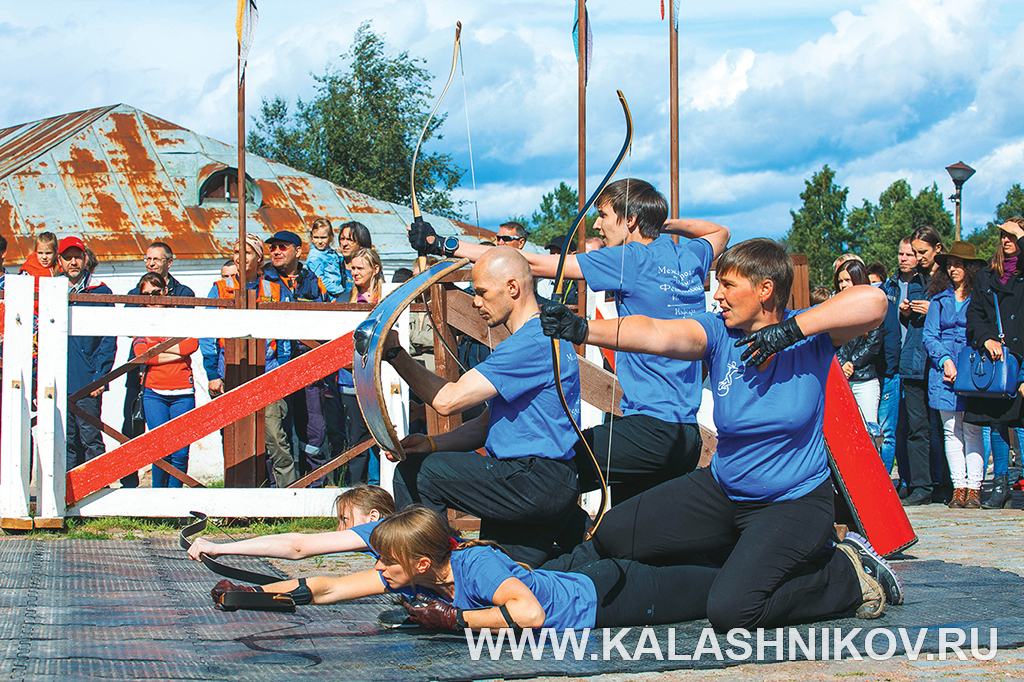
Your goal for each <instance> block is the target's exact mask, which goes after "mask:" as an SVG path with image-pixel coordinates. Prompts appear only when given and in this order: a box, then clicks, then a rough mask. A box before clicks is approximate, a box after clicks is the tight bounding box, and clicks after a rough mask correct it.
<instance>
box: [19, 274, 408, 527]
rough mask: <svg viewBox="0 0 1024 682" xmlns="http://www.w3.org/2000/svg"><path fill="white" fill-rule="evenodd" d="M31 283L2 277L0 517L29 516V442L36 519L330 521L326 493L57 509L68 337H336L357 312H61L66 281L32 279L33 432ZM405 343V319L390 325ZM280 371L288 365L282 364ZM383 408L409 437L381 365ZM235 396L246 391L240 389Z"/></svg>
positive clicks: (198, 492) (61, 491)
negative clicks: (200, 515)
mask: <svg viewBox="0 0 1024 682" xmlns="http://www.w3.org/2000/svg"><path fill="white" fill-rule="evenodd" d="M33 286H34V281H33V278H31V277H8V278H7V282H6V292H5V299H4V302H5V305H6V313H5V332H4V349H3V378H2V381H3V386H2V391H0V396H2V414H0V417H2V418H0V517H2V518H3V519H4V520H5V521H13V520H27V519H30V518H31V515H30V489H29V485H30V479H31V473H32V472H31V471H30V461H31V458H30V444H31V443H32V441H33V436H34V443H35V449H36V453H37V457H36V460H35V463H36V467H37V471H36V478H35V480H36V481H37V483H38V489H37V495H36V517H39V518H41V519H56V518H61V517H65V516H121V515H131V516H149V517H176V516H180V517H184V516H188V513H189V511H191V510H192V509H198V510H202V511H205V512H207V513H209V514H211V515H215V516H234V517H246V516H260V517H278V516H280V517H296V516H316V515H333V513H334V512H333V509H332V502H333V500H334V497H335V496H336V495H337V492H338V491H337V490H333V489H326V490H325V489H299V490H292V489H276V488H271V489H267V488H261V489H258V490H251V489H231V490H224V489H209V488H171V489H116V490H110V489H108V490H103V491H100V492H97V493H95V494H93V495H90V496H88V497H87V498H86V499H84V500H82V501H81V502H79V503H77V504H76V505H75V506H73V507H67V506H66V505H65V478H66V471H65V462H66V443H65V434H66V426H67V361H68V337H69V336H129V337H133V336H156V337H191V338H198V337H209V338H273V339H310V338H313V339H334V338H337V337H339V336H343V335H345V334H347V333H348V332H351V331H352V330H353V329H355V327H356V325H358V324H359V323H360V322H362V321H363V320H364V319H365V318H366V315H365V314H364V313H362V312H338V311H308V310H235V309H225V308H124V307H90V306H69V305H68V290H67V280H65V279H63V278H54V279H42V280H40V281H39V340H38V344H39V346H38V348H39V352H38V359H39V360H38V365H39V366H38V372H37V388H36V404H37V407H38V413H37V415H36V416H37V420H36V428H35V429H34V430H31V431H30V424H31V418H32V414H31V403H32V399H31V398H32V396H31V391H32V316H33ZM395 328H396V330H397V331H398V332H399V336H400V337H401V339H402V343H403V344H404V345H408V334H409V319H408V312H406V313H404V314H403V315H402V317H400V318H399V320H398V322H397V323H396V325H395ZM286 366H287V365H286ZM383 372H385V374H384V376H383V377H382V380H383V385H384V386H396V385H397V386H399V387H400V388H399V391H398V392H393V391H386V394H387V396H386V399H387V401H388V409H389V412H390V414H391V417H392V419H393V420H394V421H395V422H396V429H397V431H398V433H399V436H402V435H405V433H406V432H407V430H408V419H409V416H408V399H409V393H408V386H407V385H406V384H405V382H403V381H401V380H400V379H399V377H398V375H397V373H395V372H394V370H393V369H392V368H391V367H390V365H387V364H385V366H384V368H383ZM235 390H241V391H244V390H245V387H244V386H241V387H239V388H237V389H235ZM393 475H394V465H393V464H392V463H391V462H389V461H388V460H387V459H386V458H383V457H382V458H381V485H383V486H384V487H386V488H388V489H389V490H390V489H391V481H392V478H393Z"/></svg>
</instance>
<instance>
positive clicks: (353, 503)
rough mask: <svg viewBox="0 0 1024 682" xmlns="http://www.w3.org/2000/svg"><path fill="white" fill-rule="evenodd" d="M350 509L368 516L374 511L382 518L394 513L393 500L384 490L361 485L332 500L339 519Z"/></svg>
mask: <svg viewBox="0 0 1024 682" xmlns="http://www.w3.org/2000/svg"><path fill="white" fill-rule="evenodd" d="M350 508H351V509H356V510H358V511H359V512H360V513H361V514H369V513H370V512H372V511H373V510H374V509H376V510H377V513H379V514H380V515H381V517H382V518H383V517H388V516H391V515H392V514H394V513H395V500H394V499H393V498H392V497H391V493H389V492H388V491H387V490H384V488H381V487H380V486H376V485H366V484H365V483H361V484H359V485H357V486H355V487H353V488H349V489H348V490H346V491H345V492H343V493H342V494H340V495H338V496H337V497H336V498H335V499H334V509H335V511H336V512H337V514H338V518H339V519H340V518H341V517H342V515H343V513H344V511H345V510H346V509H350Z"/></svg>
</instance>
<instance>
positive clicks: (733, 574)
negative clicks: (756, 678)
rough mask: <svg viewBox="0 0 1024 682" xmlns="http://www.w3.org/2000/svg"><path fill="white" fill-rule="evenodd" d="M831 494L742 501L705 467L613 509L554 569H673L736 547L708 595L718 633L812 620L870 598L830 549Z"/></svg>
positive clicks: (821, 490)
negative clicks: (607, 565)
mask: <svg viewBox="0 0 1024 682" xmlns="http://www.w3.org/2000/svg"><path fill="white" fill-rule="evenodd" d="M832 495H833V492H832V484H831V482H830V481H825V482H824V483H822V484H821V485H820V486H818V487H817V488H815V489H814V490H813V491H812V492H810V493H808V494H807V495H805V496H803V497H802V498H800V499H797V500H786V501H781V502H734V501H733V500H731V499H729V497H728V496H727V495H726V494H725V492H724V491H723V490H722V487H721V486H720V485H719V484H718V482H717V481H716V480H715V479H714V477H713V476H712V475H711V470H710V469H709V468H705V469H698V470H697V471H695V472H693V473H692V474H689V475H687V476H682V477H680V478H675V479H673V480H671V481H667V482H666V483H663V484H661V485H659V486H657V487H656V488H652V489H651V490H648V491H647V492H645V493H642V494H640V495H638V496H636V497H634V498H632V499H630V500H628V501H627V502H625V503H623V504H621V505H619V506H618V507H615V508H614V509H612V510H611V511H609V512H608V514H607V515H606V516H605V518H604V522H603V523H602V524H601V526H600V528H599V529H598V532H597V535H596V536H595V537H594V539H593V541H592V543H593V544H592V546H591V543H589V542H588V543H584V544H583V545H580V546H579V547H577V548H576V549H575V550H574V551H573V554H572V555H570V558H568V559H567V558H565V557H560V558H559V559H558V560H556V562H562V565H565V563H566V562H568V563H570V564H571V563H572V562H573V561H578V562H581V563H582V562H584V561H586V560H587V559H592V558H593V557H594V556H597V557H601V558H607V557H613V558H619V559H631V560H634V561H639V562H642V563H646V564H654V565H673V564H681V563H686V561H687V560H688V558H692V557H693V555H697V554H712V553H715V552H718V551H721V550H724V549H727V548H728V547H730V546H732V552H731V553H730V554H729V557H728V558H727V559H726V560H725V563H724V564H723V566H722V568H721V570H720V571H719V572H718V574H717V576H716V577H715V579H714V581H713V582H712V584H711V585H710V587H709V588H708V590H707V594H706V600H707V602H706V603H707V617H708V620H710V621H711V624H712V625H713V626H714V627H715V628H716V629H717V630H720V631H726V630H729V629H731V628H747V629H752V628H757V627H776V626H781V625H786V624H792V623H807V622H814V621H818V620H822V619H824V618H826V617H828V616H831V615H835V614H840V613H846V612H849V611H851V610H852V609H854V608H856V607H857V606H858V605H860V603H861V600H862V596H861V589H860V584H859V581H858V579H857V574H856V572H855V570H854V568H853V564H851V563H850V560H849V559H848V558H847V557H846V555H845V554H843V553H842V552H839V551H836V550H835V548H834V547H831V546H829V540H830V538H831V536H832V531H833V522H834V510H833V507H832ZM573 557H575V559H574V558H573ZM580 557H582V558H580ZM552 564H555V562H552ZM552 567H553V568H554V567H557V566H552ZM699 587H700V586H699V585H695V586H694V587H693V588H692V589H693V590H694V591H696V590H697V589H699Z"/></svg>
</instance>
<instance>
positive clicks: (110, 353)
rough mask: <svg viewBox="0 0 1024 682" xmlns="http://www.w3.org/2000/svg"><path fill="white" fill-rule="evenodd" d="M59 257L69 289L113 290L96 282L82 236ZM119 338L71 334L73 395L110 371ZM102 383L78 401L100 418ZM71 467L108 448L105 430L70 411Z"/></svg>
mask: <svg viewBox="0 0 1024 682" xmlns="http://www.w3.org/2000/svg"><path fill="white" fill-rule="evenodd" d="M57 253H58V256H57V259H58V262H59V264H60V269H61V271H62V275H63V276H64V277H67V280H68V287H69V293H72V294H109V293H111V291H110V287H108V286H107V285H106V284H104V283H103V282H94V281H93V279H92V273H90V272H89V270H88V269H87V268H86V263H87V262H88V255H87V252H86V248H85V244H84V243H83V242H82V240H81V239H79V238H78V237H65V238H64V239H61V240H60V244H59V245H58V246H57ZM70 305H74V306H79V305H81V306H97V305H110V304H109V303H80V302H72V303H71V304H70ZM116 351H117V339H116V338H115V337H113V336H69V337H68V380H67V381H68V383H67V394H68V395H72V394H73V393H76V392H77V391H78V390H80V389H81V388H83V387H85V386H88V385H89V384H91V383H92V382H94V381H96V380H97V379H99V378H100V377H102V376H104V375H106V374H108V373H109V372H110V370H111V368H112V367H113V366H114V353H115V352H116ZM105 390H107V387H106V386H100V387H99V388H97V389H96V390H95V391H93V392H92V393H91V394H89V395H87V396H86V397H84V398H82V399H81V400H79V401H78V406H79V407H80V408H82V409H83V410H85V411H86V412H87V413H89V414H90V415H92V416H93V417H96V418H97V419H99V418H100V409H101V406H102V396H103V392H104V391H105ZM67 424H68V428H67V468H68V469H73V468H75V467H76V466H78V465H80V464H84V463H85V462H87V461H88V460H90V459H93V458H95V457H99V456H100V455H102V454H103V453H104V452H105V451H106V450H105V448H104V446H103V434H101V433H100V431H99V430H98V429H97V428H96V427H94V426H92V425H91V424H89V423H87V422H86V421H85V420H83V419H80V418H78V417H76V416H75V415H74V414H72V413H71V412H70V411H69V412H68V414H67Z"/></svg>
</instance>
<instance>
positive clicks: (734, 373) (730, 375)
mask: <svg viewBox="0 0 1024 682" xmlns="http://www.w3.org/2000/svg"><path fill="white" fill-rule="evenodd" d="M741 376H743V367H742V366H740V365H739V364H738V363H735V362H730V363H729V369H728V371H727V372H726V373H725V378H724V379H722V380H721V381H719V382H718V395H719V396H720V397H721V396H726V395H729V387H730V386H732V380H733V379H735V378H736V377H741Z"/></svg>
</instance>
